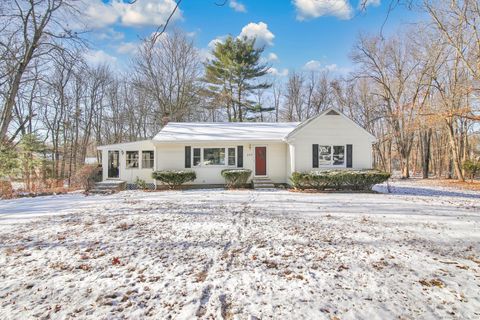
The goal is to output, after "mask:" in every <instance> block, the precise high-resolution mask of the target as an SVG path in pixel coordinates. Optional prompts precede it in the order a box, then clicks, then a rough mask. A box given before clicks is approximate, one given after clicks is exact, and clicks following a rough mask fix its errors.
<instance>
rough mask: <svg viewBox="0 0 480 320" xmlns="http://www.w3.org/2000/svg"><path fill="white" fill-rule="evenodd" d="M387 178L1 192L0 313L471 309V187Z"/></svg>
mask: <svg viewBox="0 0 480 320" xmlns="http://www.w3.org/2000/svg"><path fill="white" fill-rule="evenodd" d="M390 187H391V188H390V189H391V190H392V191H393V193H391V194H381V193H367V194H362V193H353V194H348V193H297V192H289V191H285V190H263V191H255V190H232V191H230V190H228V191H227V190H219V189H215V190H187V191H164V192H141V191H125V192H121V193H118V194H114V195H109V196H89V197H85V196H83V195H80V194H69V195H62V196H56V197H54V196H52V197H42V198H40V197H39V198H32V199H17V200H8V201H0V213H1V214H4V213H5V212H7V213H8V214H9V215H7V216H0V221H2V220H3V219H14V218H13V217H15V216H17V215H18V216H20V217H24V218H19V219H17V221H15V225H14V228H11V227H10V226H9V225H8V224H3V223H2V224H0V244H1V245H0V266H1V267H0V278H1V281H0V314H1V315H2V318H5V319H18V318H21V319H27V318H34V317H51V318H69V317H78V318H82V319H85V318H87V319H98V318H152V319H160V318H175V319H191V318H195V317H199V318H241V319H243V318H250V319H255V318H260V319H261V318H280V319H287V318H288V319H299V318H314V319H332V318H334V317H337V318H339V319H359V318H362V319H392V318H405V319H419V318H421V319H442V318H458V319H474V318H478V317H479V315H480V313H479V311H478V310H480V296H479V295H478V288H479V286H480V277H479V275H480V201H479V198H478V195H479V194H478V193H474V192H467V191H458V190H450V189H446V188H430V187H423V186H418V185H416V184H414V183H408V182H394V183H392V184H391V186H390ZM376 189H377V190H378V191H382V190H383V191H384V190H385V189H386V187H385V186H377V187H376ZM472 195H477V197H473V196H472ZM29 213H31V215H29Z"/></svg>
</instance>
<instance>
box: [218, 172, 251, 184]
mask: <svg viewBox="0 0 480 320" xmlns="http://www.w3.org/2000/svg"><path fill="white" fill-rule="evenodd" d="M251 174H252V170H250V169H224V170H222V177H224V178H225V184H226V185H227V188H240V187H244V186H245V185H246V184H247V181H248V178H250V175H251Z"/></svg>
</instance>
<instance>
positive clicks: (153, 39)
mask: <svg viewBox="0 0 480 320" xmlns="http://www.w3.org/2000/svg"><path fill="white" fill-rule="evenodd" d="M181 2H182V0H176V3H175V7H174V8H173V10H172V12H171V13H170V15H169V16H168V18H167V21H165V23H164V24H163V25H159V26H158V27H157V30H156V31H155V32H154V33H153V35H152V36H151V38H150V39H149V41H150V47H154V46H155V43H156V42H157V40H158V38H159V37H160V36H161V35H162V34H163V33H164V32H165V30H166V29H167V26H168V24H169V23H170V20H171V19H172V17H173V15H174V14H175V12H176V11H177V10H178V7H179V6H180V3H181Z"/></svg>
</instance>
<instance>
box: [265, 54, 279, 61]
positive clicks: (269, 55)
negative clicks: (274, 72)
mask: <svg viewBox="0 0 480 320" xmlns="http://www.w3.org/2000/svg"><path fill="white" fill-rule="evenodd" d="M267 60H268V61H277V60H278V56H277V54H276V53H273V52H270V53H269V54H268V57H267Z"/></svg>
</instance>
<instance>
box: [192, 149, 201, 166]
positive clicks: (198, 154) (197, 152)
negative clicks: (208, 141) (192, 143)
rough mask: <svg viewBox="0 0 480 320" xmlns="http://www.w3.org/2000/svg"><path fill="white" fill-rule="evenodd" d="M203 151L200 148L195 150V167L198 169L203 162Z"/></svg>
mask: <svg viewBox="0 0 480 320" xmlns="http://www.w3.org/2000/svg"><path fill="white" fill-rule="evenodd" d="M201 153H202V149H200V148H193V166H194V167H196V166H198V165H199V164H200V162H202V156H201Z"/></svg>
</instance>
